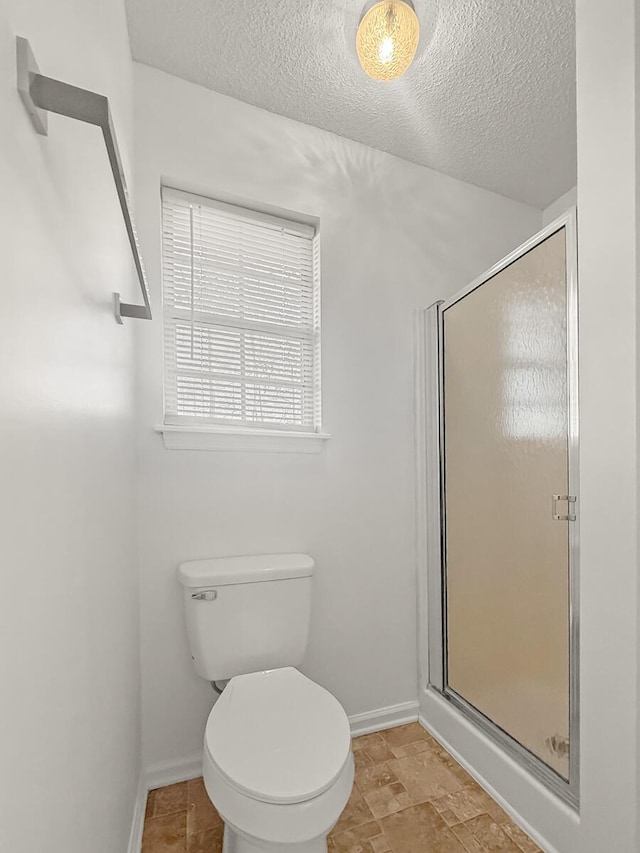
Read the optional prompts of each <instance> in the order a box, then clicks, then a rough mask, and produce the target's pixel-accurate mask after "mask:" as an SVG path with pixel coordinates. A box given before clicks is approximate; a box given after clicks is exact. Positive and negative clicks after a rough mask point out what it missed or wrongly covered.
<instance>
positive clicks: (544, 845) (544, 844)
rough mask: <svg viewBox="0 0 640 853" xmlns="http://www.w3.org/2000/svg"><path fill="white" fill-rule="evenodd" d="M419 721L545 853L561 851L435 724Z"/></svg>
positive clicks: (420, 719) (421, 718) (420, 718)
mask: <svg viewBox="0 0 640 853" xmlns="http://www.w3.org/2000/svg"><path fill="white" fill-rule="evenodd" d="M418 721H419V723H420V725H421V726H422V727H423V728H424V729H426V731H428V732H429V734H430V735H432V736H433V737H434V738H435V739H436V740H437V741H438V743H439V744H440V745H441V746H443V747H444V748H445V749H446V750H447V752H448V753H449V754H450V755H452V756H453V757H454V758H455V760H456V761H457V762H458V764H460V766H461V767H463V768H464V769H465V770H466V771H467V773H468V774H469V776H471V777H472V778H473V779H475V780H476V782H477V783H478V785H480V787H481V788H484V790H485V791H486V792H487V794H489V796H490V797H491V798H492V799H493V800H495V801H496V803H497V804H498V805H499V806H500V808H501V809H502V810H503V811H505V812H506V813H507V814H508V815H509V817H510V818H511V819H512V820H513V822H514V823H516V824H517V825H518V826H519V827H520V829H521V830H522V831H523V832H526V834H527V835H528V836H529V837H530V838H532V839H533V841H534V842H535V843H536V844H537V845H538V847H539V848H540V849H541V850H543V851H545V853H559V851H558V850H557V849H556V848H555V847H552V846H551V844H549V842H548V841H547V840H546V839H545V838H543V837H542V836H541V835H540V833H539V832H538V831H537V830H536V829H534V827H532V826H531V825H530V824H529V823H527V821H526V820H525V819H524V818H523V817H522V815H520V814H519V813H518V812H517V811H516V810H515V809H514V808H513V806H511V805H510V804H509V803H508V802H507V801H506V800H505V799H504V797H503V796H502V795H501V794H499V793H498V791H496V789H495V788H494V787H493V785H490V784H489V782H487V780H486V779H485V778H484V777H483V776H482V774H480V773H478V771H477V770H476V769H475V768H474V767H472V766H471V764H469V762H468V761H466V760H465V759H464V758H463V756H462V755H460V753H459V752H458V751H457V750H456V749H454V747H453V746H451V744H450V743H449V742H448V741H447V739H446V738H445V737H442V735H441V734H440V732H439V731H438V730H437V729H436V728H435V727H434V726H432V725H431V724H430V723H428V722H427V721H426V720H425V718H424V717H423V716H422V715H420V717H419V718H418Z"/></svg>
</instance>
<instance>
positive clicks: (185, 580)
mask: <svg viewBox="0 0 640 853" xmlns="http://www.w3.org/2000/svg"><path fill="white" fill-rule="evenodd" d="M314 565H315V563H314V560H313V557H310V556H309V554H253V555H250V556H246V557H213V558H211V559H209V560H189V561H188V562H186V563H181V564H180V566H179V568H178V577H179V579H180V583H181V584H182V585H183V586H187V587H201V586H226V585H230V584H241V583H259V582H260V581H276V580H284V579H286V578H306V577H309V576H310V575H312V574H313V567H314Z"/></svg>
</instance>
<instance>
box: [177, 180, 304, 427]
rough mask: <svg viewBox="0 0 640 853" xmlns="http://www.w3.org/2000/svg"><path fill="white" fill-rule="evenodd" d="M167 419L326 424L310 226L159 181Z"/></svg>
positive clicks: (251, 424) (254, 424)
mask: <svg viewBox="0 0 640 853" xmlns="http://www.w3.org/2000/svg"><path fill="white" fill-rule="evenodd" d="M162 209H163V215H162V216H163V292H164V366H165V375H164V379H165V383H164V388H165V423H167V424H190V425H197V424H204V423H210V424H227V425H231V426H233V425H237V426H241V427H260V428H264V427H267V428H274V429H289V430H301V431H306V432H312V431H314V430H317V429H318V428H319V426H320V282H319V245H318V235H317V234H316V232H315V229H314V228H312V227H311V226H309V225H305V224H302V223H296V222H290V221H288V220H286V219H279V218H277V217H274V216H269V215H266V214H262V213H258V212H254V211H250V210H246V209H245V208H240V207H235V206H232V205H228V204H223V203H221V202H217V201H212V200H210V199H205V198H201V197H199V196H194V195H190V194H188V193H184V192H180V191H178V190H173V189H169V188H166V187H165V188H163V191H162Z"/></svg>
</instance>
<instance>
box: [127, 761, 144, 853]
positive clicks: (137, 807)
mask: <svg viewBox="0 0 640 853" xmlns="http://www.w3.org/2000/svg"><path fill="white" fill-rule="evenodd" d="M147 794H148V788H147V785H146V782H145V778H144V774H140V781H139V782H138V790H137V791H136V801H135V804H134V807H133V819H132V821H131V833H130V835H129V846H128V847H127V853H140V849H141V847H142V831H143V829H144V815H145V812H146V810H147Z"/></svg>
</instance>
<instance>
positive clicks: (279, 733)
mask: <svg viewBox="0 0 640 853" xmlns="http://www.w3.org/2000/svg"><path fill="white" fill-rule="evenodd" d="M205 747H206V751H207V753H208V756H209V758H210V760H211V762H212V763H213V764H214V765H215V768H216V769H217V770H218V772H219V773H220V775H221V776H222V777H223V778H224V779H225V781H226V782H227V783H228V784H229V785H230V786H231V787H233V788H234V789H235V790H237V791H238V792H240V793H241V794H244V795H245V796H247V797H250V798H251V799H254V800H257V801H259V802H262V803H278V804H286V803H303V802H305V801H308V800H311V799H313V798H314V797H318V796H319V795H320V794H322V793H323V792H324V791H327V790H328V789H329V788H330V787H331V786H332V785H333V784H334V782H336V780H337V779H338V777H339V776H340V775H341V773H343V771H344V768H345V764H346V763H347V762H348V760H349V758H350V755H351V732H350V728H349V720H348V718H347V715H346V713H345V711H344V709H343V708H342V706H341V705H340V703H339V702H338V700H337V699H336V698H335V697H334V696H332V695H331V693H329V692H328V691H327V690H325V689H324V688H323V687H320V685H319V684H315V683H314V682H313V681H311V680H310V679H308V678H307V677H306V676H304V675H303V674H302V673H301V672H299V671H298V670H296V669H294V668H293V667H285V668H282V669H274V670H269V671H266V672H256V673H251V674H249V675H239V676H236V677H235V678H232V679H231V681H230V682H229V684H228V685H227V687H226V688H225V690H224V692H223V694H222V695H221V696H220V698H219V699H218V701H217V702H216V704H215V705H214V707H213V709H212V711H211V714H210V715H209V720H208V722H207V728H206V733H205Z"/></svg>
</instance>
